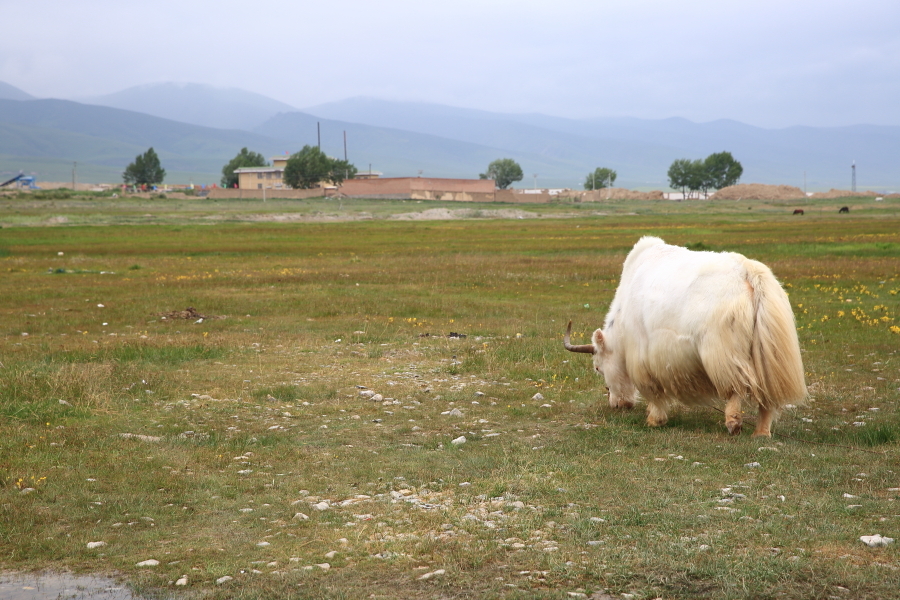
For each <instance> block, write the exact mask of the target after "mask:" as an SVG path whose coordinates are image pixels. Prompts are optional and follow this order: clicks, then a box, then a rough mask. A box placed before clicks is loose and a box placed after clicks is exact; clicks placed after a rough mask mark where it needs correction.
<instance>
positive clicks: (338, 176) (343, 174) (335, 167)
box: [330, 158, 359, 185]
mask: <svg viewBox="0 0 900 600" xmlns="http://www.w3.org/2000/svg"><path fill="white" fill-rule="evenodd" d="M358 172H359V169H357V168H356V167H355V166H354V165H352V164H350V163H349V162H347V161H346V160H338V159H336V158H334V159H332V160H331V176H330V179H331V181H332V182H333V183H334V184H335V185H341V184H342V183H344V180H345V179H353V178H354V177H356V174H357V173H358Z"/></svg>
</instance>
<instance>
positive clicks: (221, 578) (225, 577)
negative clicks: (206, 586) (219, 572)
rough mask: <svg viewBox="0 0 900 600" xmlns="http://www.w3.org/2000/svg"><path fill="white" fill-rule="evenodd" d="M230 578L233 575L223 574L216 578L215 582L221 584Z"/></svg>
mask: <svg viewBox="0 0 900 600" xmlns="http://www.w3.org/2000/svg"><path fill="white" fill-rule="evenodd" d="M232 579H234V577H232V576H231V575H225V576H224V577H219V578H218V579H216V584H217V585H222V584H223V583H228V582H229V581H231V580H232Z"/></svg>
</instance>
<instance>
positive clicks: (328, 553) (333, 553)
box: [325, 550, 337, 560]
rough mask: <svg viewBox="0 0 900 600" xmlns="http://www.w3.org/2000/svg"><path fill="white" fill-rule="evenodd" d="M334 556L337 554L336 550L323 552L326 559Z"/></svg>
mask: <svg viewBox="0 0 900 600" xmlns="http://www.w3.org/2000/svg"><path fill="white" fill-rule="evenodd" d="M335 556H337V550H331V551H330V552H326V553H325V558H327V559H328V560H331V559H332V558H334V557H335Z"/></svg>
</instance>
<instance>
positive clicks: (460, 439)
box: [450, 435, 466, 446]
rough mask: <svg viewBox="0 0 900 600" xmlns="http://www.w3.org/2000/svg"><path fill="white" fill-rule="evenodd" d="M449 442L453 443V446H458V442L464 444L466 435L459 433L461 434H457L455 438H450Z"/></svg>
mask: <svg viewBox="0 0 900 600" xmlns="http://www.w3.org/2000/svg"><path fill="white" fill-rule="evenodd" d="M450 443H451V444H453V445H454V446H459V445H460V444H465V443H466V436H464V435H461V436H459V437H458V438H456V439H454V440H450Z"/></svg>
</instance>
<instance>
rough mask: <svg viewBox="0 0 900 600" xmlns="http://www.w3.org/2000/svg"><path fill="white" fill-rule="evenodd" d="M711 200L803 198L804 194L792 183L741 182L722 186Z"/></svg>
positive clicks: (804, 197)
mask: <svg viewBox="0 0 900 600" xmlns="http://www.w3.org/2000/svg"><path fill="white" fill-rule="evenodd" d="M710 198H711V199H713V200H803V199H806V194H804V193H803V190H801V189H800V188H798V187H794V186H792V185H765V184H762V183H741V184H738V185H732V186H730V187H726V188H722V189H721V190H719V191H718V192H716V193H715V194H713V195H712V196H710Z"/></svg>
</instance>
